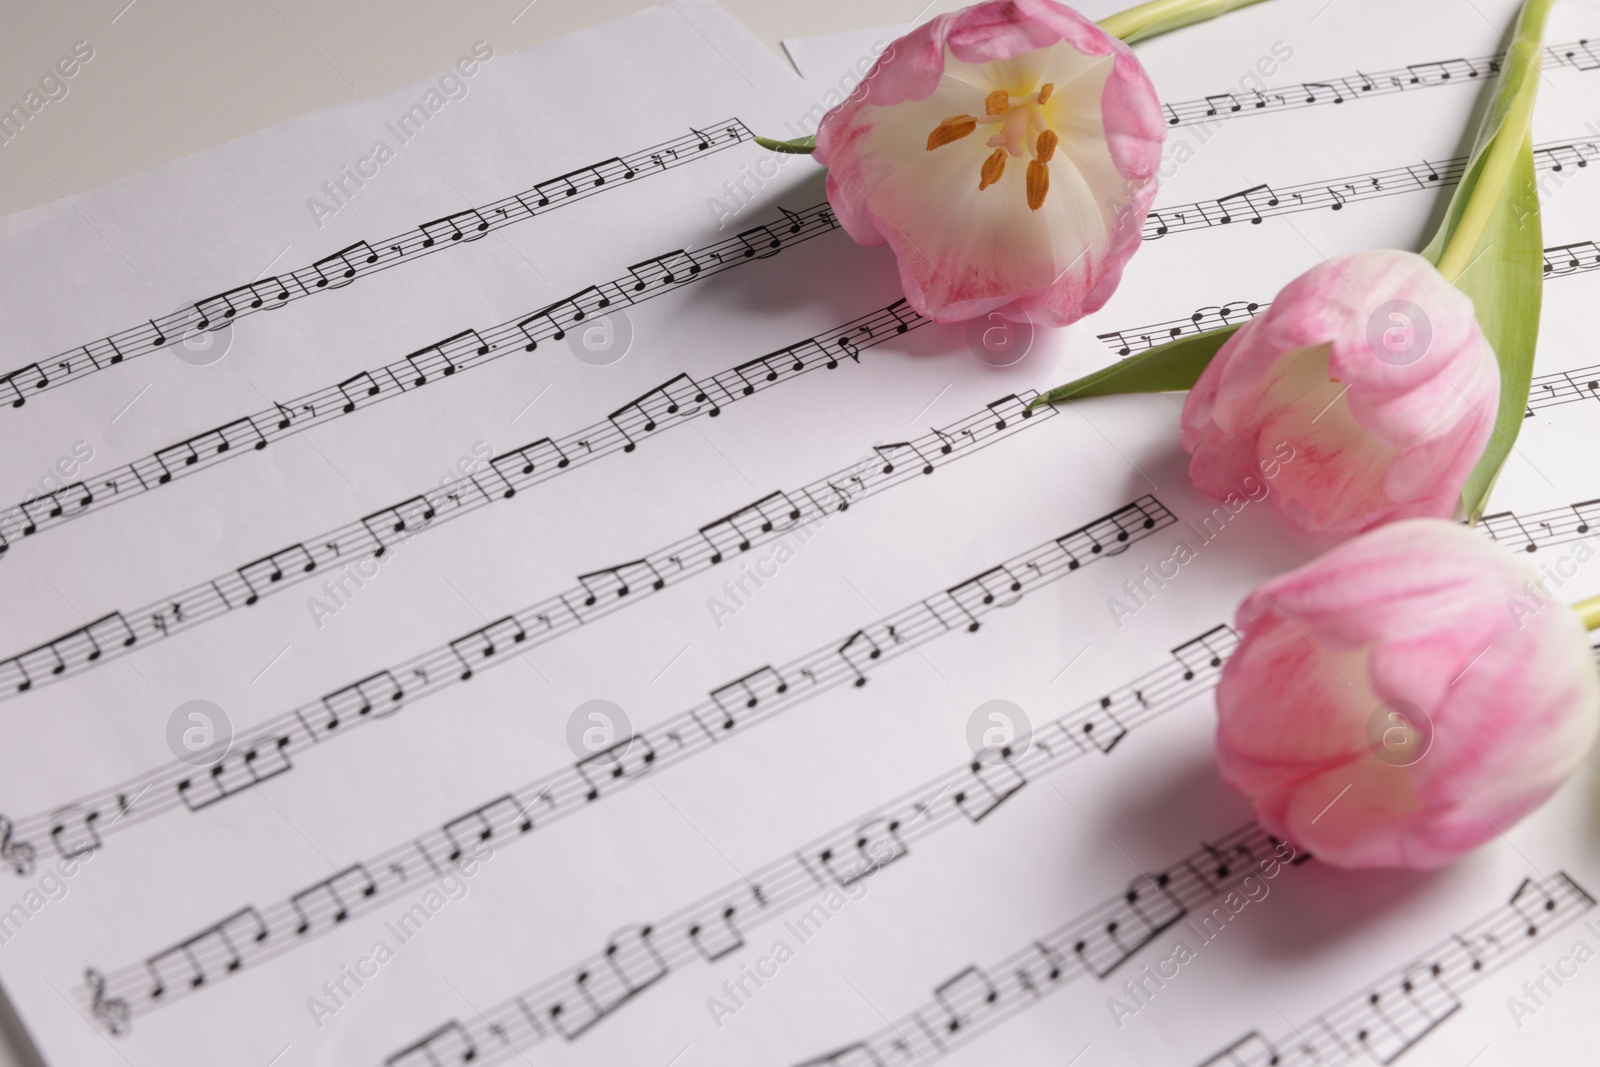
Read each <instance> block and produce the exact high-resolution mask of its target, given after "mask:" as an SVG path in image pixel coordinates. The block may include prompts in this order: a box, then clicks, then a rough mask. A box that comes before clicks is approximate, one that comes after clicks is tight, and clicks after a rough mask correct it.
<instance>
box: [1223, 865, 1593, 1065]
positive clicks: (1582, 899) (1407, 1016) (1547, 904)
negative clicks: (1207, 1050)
mask: <svg viewBox="0 0 1600 1067" xmlns="http://www.w3.org/2000/svg"><path fill="white" fill-rule="evenodd" d="M1594 904H1595V901H1594V897H1592V896H1590V895H1589V893H1588V891H1586V890H1585V889H1584V888H1583V887H1582V886H1580V885H1579V884H1578V883H1577V882H1576V881H1574V880H1573V879H1572V877H1571V876H1569V875H1568V874H1566V873H1565V872H1557V873H1556V874H1555V875H1553V876H1551V877H1550V878H1548V879H1542V880H1538V881H1536V880H1534V879H1532V878H1524V879H1523V880H1522V884H1521V885H1519V886H1518V887H1517V889H1516V891H1515V892H1514V893H1512V894H1511V899H1510V900H1509V901H1508V902H1507V903H1506V904H1502V905H1501V906H1500V907H1498V908H1496V909H1495V910H1494V911H1492V912H1490V913H1489V914H1488V915H1487V916H1485V917H1484V918H1482V919H1479V920H1478V921H1477V922H1475V923H1473V924H1472V925H1470V926H1468V927H1466V928H1465V929H1463V930H1459V931H1457V932H1456V933H1454V934H1452V935H1451V936H1450V937H1448V938H1446V939H1445V940H1443V941H1441V942H1439V943H1438V944H1436V945H1434V946H1433V947H1431V948H1429V949H1427V950H1426V951H1424V952H1422V953H1420V954H1419V955H1417V956H1415V957H1413V958H1412V960H1411V961H1410V962H1409V963H1407V964H1405V965H1404V966H1402V967H1400V968H1398V969H1397V970H1394V971H1391V972H1390V973H1389V974H1387V975H1385V976H1383V977H1382V978H1380V979H1378V981H1376V982H1374V983H1373V984H1372V985H1371V986H1370V987H1368V988H1367V989H1364V990H1362V991H1361V992H1359V993H1356V994H1354V995H1352V996H1350V997H1348V998H1346V999H1345V1000H1343V1001H1341V1002H1339V1003H1338V1004H1337V1005H1335V1006H1334V1007H1332V1008H1330V1009H1329V1010H1327V1011H1326V1012H1323V1013H1322V1014H1321V1015H1319V1016H1317V1017H1316V1018H1315V1019H1313V1020H1311V1021H1310V1022H1308V1023H1306V1024H1305V1025H1303V1026H1300V1027H1298V1028H1296V1030H1295V1031H1294V1032H1293V1033H1291V1034H1286V1035H1284V1036H1282V1037H1280V1038H1279V1039H1278V1040H1277V1041H1269V1040H1268V1039H1267V1038H1266V1037H1265V1036H1263V1035H1262V1034H1261V1032H1260V1031H1256V1030H1252V1031H1251V1032H1250V1033H1248V1034H1246V1035H1245V1036H1244V1037H1242V1038H1240V1039H1239V1040H1238V1041H1236V1042H1234V1043H1233V1044H1232V1045H1229V1046H1228V1047H1227V1048H1225V1049H1223V1050H1222V1051H1221V1052H1218V1053H1217V1054H1216V1055H1214V1056H1212V1057H1211V1058H1209V1059H1207V1060H1205V1061H1204V1062H1203V1063H1201V1065H1200V1067H1269V1065H1275V1067H1276V1065H1281V1067H1311V1065H1312V1064H1317V1065H1319V1067H1335V1065H1337V1064H1341V1063H1351V1062H1354V1061H1358V1060H1359V1061H1360V1062H1362V1063H1369V1062H1376V1063H1393V1062H1394V1061H1395V1060H1397V1059H1399V1058H1400V1057H1401V1056H1402V1055H1404V1054H1405V1053H1406V1052H1407V1051H1408V1050H1410V1049H1411V1048H1413V1047H1415V1046H1416V1044H1417V1043H1418V1042H1420V1041H1421V1040H1422V1039H1423V1038H1425V1037H1427V1036H1428V1035H1429V1034H1430V1033H1432V1032H1433V1031H1434V1029H1436V1028H1437V1027H1439V1026H1440V1025H1442V1024H1443V1023H1444V1022H1445V1021H1446V1020H1448V1019H1449V1018H1450V1017H1451V1016H1452V1015H1454V1014H1455V1013H1456V1012H1458V1011H1460V1010H1461V1008H1462V1006H1463V1005H1464V1001H1463V999H1462V997H1463V994H1464V993H1466V991H1467V990H1469V989H1471V988H1472V987H1473V986H1475V985H1477V984H1478V983H1479V982H1481V981H1483V980H1484V979H1485V978H1487V977H1489V975H1491V974H1494V973H1495V972H1496V971H1498V970H1500V969H1501V968H1502V967H1504V966H1505V965H1506V964H1508V963H1510V962H1512V961H1513V960H1515V959H1517V958H1518V957H1520V956H1522V955H1524V954H1525V953H1527V952H1529V951H1531V950H1532V949H1533V948H1534V947H1535V946H1537V945H1539V944H1540V943H1542V942H1543V941H1544V940H1545V939H1546V938H1548V937H1550V936H1551V935H1552V934H1554V933H1556V932H1557V931H1559V930H1561V929H1563V928H1565V927H1566V926H1568V925H1570V924H1571V923H1573V922H1575V921H1577V920H1578V919H1579V918H1580V917H1582V916H1583V914H1584V913H1585V912H1587V911H1589V910H1590V909H1591V908H1593V907H1594Z"/></svg>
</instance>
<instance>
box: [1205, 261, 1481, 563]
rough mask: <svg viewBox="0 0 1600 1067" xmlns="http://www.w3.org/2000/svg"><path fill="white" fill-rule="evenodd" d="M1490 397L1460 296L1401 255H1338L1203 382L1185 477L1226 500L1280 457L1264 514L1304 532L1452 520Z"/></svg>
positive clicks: (1240, 336)
mask: <svg viewBox="0 0 1600 1067" xmlns="http://www.w3.org/2000/svg"><path fill="white" fill-rule="evenodd" d="M1499 397H1500V371H1499V367H1498V365H1497V364H1496V362H1495V358H1494V352H1493V351H1492V350H1491V349H1490V347H1489V344H1488V342H1487V341H1485V340H1484V337H1483V333H1482V331H1480V330H1479V328H1478V322H1477V319H1476V318H1474V317H1473V308H1472V301H1470V300H1469V299H1467V297H1466V296H1464V295H1463V294H1462V293H1461V292H1460V290H1458V289H1456V288H1455V287H1453V286H1452V285H1450V284H1449V283H1448V282H1446V281H1445V280H1444V277H1443V276H1442V275H1440V274H1439V272H1438V271H1436V270H1435V269H1434V268H1433V266H1432V265H1431V264H1430V263H1428V261H1427V260H1425V259H1423V258H1422V257H1421V256H1418V255H1414V254H1412V253H1410V252H1396V251H1389V250H1379V251H1372V252H1361V253H1358V254H1356V255H1352V256H1344V257H1342V258H1340V259H1335V260H1330V261H1328V262H1326V263H1323V264H1321V265H1320V266H1317V267H1314V268H1312V269H1311V270H1310V271H1308V272H1307V273H1305V274H1303V275H1301V276H1300V277H1299V278H1297V279H1295V280H1294V281H1293V282H1290V283H1289V285H1288V287H1287V288H1285V289H1284V290H1283V292H1282V293H1280V294H1279V295H1278V298H1277V299H1276V300H1274V301H1273V303H1272V306H1271V307H1270V308H1268V309H1267V310H1266V312H1265V313H1264V314H1261V315H1259V316H1257V317H1256V318H1254V319H1252V320H1251V321H1250V322H1248V323H1247V324H1245V326H1244V327H1243V328H1242V329H1240V330H1239V332H1238V333H1237V334H1235V335H1234V336H1233V338H1232V339H1230V340H1229V341H1228V343H1227V344H1226V345H1224V346H1223V348H1222V350H1221V351H1220V352H1218V353H1217V355H1216V357H1215V358H1214V359H1213V360H1212V361H1211V364H1210V365H1209V366H1208V367H1207V368H1206V370H1205V373H1204V374H1202V375H1201V376H1200V380H1199V381H1198V382H1197V383H1196V384H1195V387H1194V389H1193V390H1192V391H1191V392H1190V393H1189V397H1188V400H1187V402H1186V403H1185V404H1184V407H1183V447H1184V448H1185V449H1187V450H1188V451H1189V452H1190V453H1192V454H1193V459H1192V460H1191V462H1190V465H1189V477H1190V479H1191V480H1192V481H1193V482H1194V485H1195V487H1196V488H1197V489H1199V490H1200V491H1201V492H1203V493H1206V494H1208V495H1211V496H1216V497H1219V498H1225V497H1226V496H1227V494H1229V493H1231V492H1237V490H1238V486H1239V484H1240V481H1241V479H1242V478H1243V477H1244V476H1245V475H1247V474H1253V473H1254V472H1255V471H1256V470H1257V469H1258V464H1259V463H1260V462H1262V461H1263V460H1265V459H1266V458H1268V453H1271V452H1272V451H1273V449H1274V448H1277V447H1279V446H1280V445H1282V444H1283V443H1284V442H1287V443H1288V444H1289V445H1290V446H1292V447H1293V448H1294V451H1295V457H1296V458H1295V462H1294V463H1293V464H1292V465H1290V466H1288V467H1285V468H1284V470H1283V473H1282V476H1281V477H1278V478H1275V479H1274V481H1273V487H1274V488H1275V489H1276V490H1277V492H1276V493H1274V494H1273V499H1274V501H1275V502H1276V503H1277V506H1278V507H1279V508H1280V509H1281V510H1282V511H1283V512H1284V513H1285V514H1287V515H1288V516H1289V518H1290V519H1291V520H1293V521H1294V522H1295V523H1296V524H1297V525H1299V526H1301V527H1303V528H1304V529H1307V530H1311V531H1314V532H1326V533H1333V534H1340V535H1344V534H1352V533H1358V532H1360V531H1362V530H1366V529H1370V528H1372V527H1374V526H1377V525H1379V524H1381V523H1385V522H1393V521H1395V520H1397V519H1406V518H1418V517H1428V516H1431V517H1437V518H1448V517H1449V516H1451V515H1452V514H1453V513H1454V512H1455V508H1456V503H1457V500H1458V499H1459V497H1460V495H1461V489H1462V487H1463V486H1464V485H1465V484H1466V481H1467V477H1468V475H1470V474H1471V473H1472V469H1473V467H1474V466H1475V465H1476V464H1477V462H1478V457H1479V456H1480V455H1481V454H1482V452H1483V448H1484V445H1485V444H1486V443H1487V441H1488V439H1489V434H1490V433H1491V432H1493V429H1494V418H1495V414H1496V408H1497V405H1498V403H1499Z"/></svg>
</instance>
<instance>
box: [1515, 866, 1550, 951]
mask: <svg viewBox="0 0 1600 1067" xmlns="http://www.w3.org/2000/svg"><path fill="white" fill-rule="evenodd" d="M1511 908H1512V910H1513V911H1515V912H1516V913H1517V914H1518V915H1519V916H1521V918H1522V920H1523V922H1524V923H1525V924H1526V930H1525V932H1526V933H1527V935H1528V936H1529V937H1538V936H1539V918H1538V915H1539V912H1541V911H1547V912H1548V911H1555V910H1556V901H1555V898H1554V897H1552V896H1551V895H1550V891H1549V890H1548V889H1546V888H1545V887H1544V886H1542V885H1539V884H1537V883H1536V882H1534V880H1533V879H1532V878H1524V879H1523V880H1522V884H1520V885H1518V886H1517V889H1516V892H1514V893H1512V894H1511Z"/></svg>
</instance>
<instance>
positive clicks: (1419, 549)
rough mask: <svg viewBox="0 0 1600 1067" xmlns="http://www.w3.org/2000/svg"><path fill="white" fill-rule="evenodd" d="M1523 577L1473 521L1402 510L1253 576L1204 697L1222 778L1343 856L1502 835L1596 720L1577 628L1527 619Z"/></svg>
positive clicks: (1374, 855)
mask: <svg viewBox="0 0 1600 1067" xmlns="http://www.w3.org/2000/svg"><path fill="white" fill-rule="evenodd" d="M1530 578H1531V579H1532V580H1533V581H1534V582H1537V581H1538V575H1536V574H1534V573H1533V572H1532V571H1530V570H1528V569H1527V568H1526V567H1525V566H1524V565H1523V564H1522V563H1521V562H1520V557H1518V556H1514V555H1512V554H1511V553H1508V552H1506V551H1505V549H1503V548H1501V547H1499V546H1497V545H1496V544H1494V543H1493V542H1492V541H1490V540H1488V539H1486V538H1484V537H1483V536H1482V535H1481V534H1479V533H1477V532H1474V531H1473V530H1471V529H1469V528H1468V527H1465V526H1460V525H1457V524H1454V523H1449V522H1442V521H1439V520H1434V519H1415V520H1410V521H1407V522H1402V523H1396V524H1394V525H1390V526H1385V527H1382V528H1381V529H1378V530H1375V531H1373V532H1371V533H1367V534H1363V535H1362V536H1360V537H1358V538H1355V539H1353V540H1351V541H1349V542H1347V543H1345V544H1343V545H1340V546H1338V547H1337V548H1335V549H1333V550H1332V551H1330V552H1328V553H1327V554H1326V555H1324V556H1322V557H1321V558H1320V559H1317V560H1315V561H1313V562H1311V563H1310V564H1307V565H1306V566H1304V567H1301V568H1300V569H1299V570H1296V571H1292V572H1290V573H1289V574H1285V575H1283V576H1281V577H1279V578H1277V579H1275V580H1273V581H1271V582H1268V583H1267V584H1265V585H1263V586H1262V587H1261V589H1260V590H1259V591H1258V592H1257V593H1255V594H1254V595H1252V596H1251V597H1250V598H1249V599H1247V600H1246V601H1245V602H1244V604H1243V605H1242V606H1241V607H1240V608H1239V612H1238V618H1237V629H1238V630H1239V632H1240V634H1241V641H1240V644H1239V647H1238V649H1237V650H1236V651H1235V652H1234V654H1233V656H1232V658H1231V659H1229V661H1228V663H1227V665H1226V666H1225V667H1224V668H1223V672H1222V681H1221V684H1220V686H1219V688H1218V691H1217V711H1218V723H1217V762H1218V765H1219V767H1220V769H1221V771H1222V777H1223V779H1224V780H1225V781H1226V782H1227V783H1228V784H1229V785H1231V786H1232V787H1233V788H1235V789H1237V790H1239V791H1240V792H1242V793H1244V794H1246V795H1247V796H1249V797H1250V798H1251V800H1252V801H1253V803H1254V805H1255V811H1256V817H1257V818H1258V819H1259V820H1260V822H1261V824H1262V825H1263V826H1264V827H1266V828H1267V829H1268V830H1269V831H1271V832H1273V833H1277V834H1280V835H1282V836H1284V837H1287V838H1289V839H1290V840H1292V841H1294V842H1295V843H1296V844H1298V845H1301V846H1303V847H1305V848H1306V849H1308V850H1309V851H1310V852H1311V853H1313V854H1314V855H1315V856H1317V858H1318V859H1321V860H1324V861H1327V862H1329V863H1332V864H1335V865H1337V866H1341V867H1417V868H1433V867H1440V866H1443V865H1444V864H1446V863H1449V862H1450V861H1451V860H1453V859H1455V858H1456V857H1457V856H1460V855H1461V854H1462V853H1464V852H1466V851H1468V850H1470V849H1472V848H1475V847H1477V846H1478V845H1480V844H1482V843H1483V842H1485V841H1487V840H1489V839H1490V838H1491V837H1493V836H1495V835H1496V834H1498V833H1500V832H1501V831H1503V830H1506V829H1508V828H1509V827H1510V826H1511V825H1512V824H1514V823H1515V822H1516V821H1517V820H1519V819H1521V818H1522V817H1523V816H1524V815H1527V814H1528V813H1529V812H1530V811H1532V810H1533V809H1534V808H1536V807H1538V806H1539V805H1540V804H1542V803H1543V802H1544V801H1545V800H1546V799H1547V798H1548V797H1549V796H1550V795H1551V794H1552V793H1554V792H1555V791H1556V789H1557V788H1558V787H1559V786H1560V785H1561V783H1562V782H1563V781H1564V780H1565V779H1566V777H1567V775H1568V774H1570V773H1571V772H1572V770H1573V768H1575V767H1576V766H1577V765H1578V763H1579V762H1580V761H1581V760H1582V759H1583V757H1584V754H1585V752H1587V750H1588V749H1589V746H1590V745H1591V744H1592V743H1593V742H1594V739H1595V734H1596V731H1597V729H1600V672H1597V671H1596V669H1595V662H1594V657H1593V653H1592V651H1591V649H1590V647H1589V642H1588V639H1587V634H1586V632H1585V626H1584V623H1583V621H1582V620H1581V619H1580V618H1579V616H1578V615H1577V614H1576V613H1574V612H1573V611H1572V610H1570V609H1568V608H1566V607H1563V606H1562V605H1560V604H1558V603H1554V602H1546V603H1545V605H1544V606H1543V607H1542V608H1540V609H1539V610H1537V611H1533V612H1530V611H1529V610H1528V609H1527V606H1526V603H1525V594H1524V583H1525V582H1527V581H1528V580H1530ZM1518 607H1520V608H1521V609H1522V610H1520V611H1519V610H1517V608H1518Z"/></svg>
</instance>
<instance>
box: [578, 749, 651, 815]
mask: <svg viewBox="0 0 1600 1067" xmlns="http://www.w3.org/2000/svg"><path fill="white" fill-rule="evenodd" d="M655 762H656V750H655V747H654V746H653V745H651V744H650V742H649V740H648V739H647V738H645V737H643V736H641V735H634V736H633V737H628V738H624V739H623V740H621V741H618V742H616V743H615V744H613V745H611V746H610V747H608V748H604V749H602V750H600V751H599V752H596V753H595V754H594V755H592V756H587V757H585V758H584V759H581V760H579V761H578V762H577V764H576V765H575V766H576V767H577V771H578V775H579V777H581V778H582V779H583V781H584V784H585V785H587V786H588V790H587V792H586V793H585V794H584V799H585V800H590V801H593V800H598V799H599V798H600V794H601V791H602V787H603V785H604V783H605V780H606V779H611V780H613V781H615V780H617V779H619V778H633V777H637V776H640V775H644V774H648V773H649V772H650V769H651V768H652V767H653V766H654V765H655ZM607 767H609V770H606V768H607ZM602 770H606V773H604V774H600V773H599V772H601V771H602ZM591 775H595V777H591Z"/></svg>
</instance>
